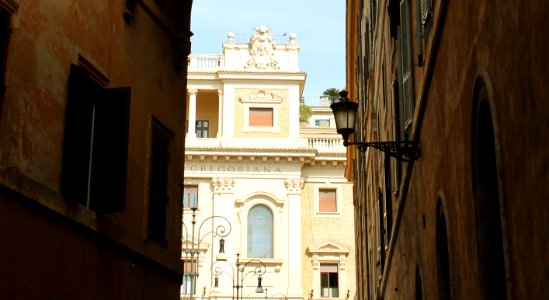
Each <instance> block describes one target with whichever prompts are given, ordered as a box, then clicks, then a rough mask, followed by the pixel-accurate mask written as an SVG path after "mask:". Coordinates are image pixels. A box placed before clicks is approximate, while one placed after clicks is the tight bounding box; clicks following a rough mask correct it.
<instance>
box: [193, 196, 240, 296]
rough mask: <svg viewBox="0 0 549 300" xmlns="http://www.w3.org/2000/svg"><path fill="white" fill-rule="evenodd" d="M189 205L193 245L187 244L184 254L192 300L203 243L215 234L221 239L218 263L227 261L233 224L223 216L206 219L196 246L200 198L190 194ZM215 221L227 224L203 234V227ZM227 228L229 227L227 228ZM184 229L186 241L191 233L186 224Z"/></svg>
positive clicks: (199, 228)
mask: <svg viewBox="0 0 549 300" xmlns="http://www.w3.org/2000/svg"><path fill="white" fill-rule="evenodd" d="M188 203H189V207H190V209H191V211H192V220H191V225H192V227H191V240H190V241H191V245H190V247H189V245H188V244H187V243H186V242H185V244H184V247H183V252H184V253H185V259H184V269H183V270H184V272H183V276H184V279H185V280H184V282H185V283H187V284H189V283H190V296H189V298H190V299H191V300H192V299H193V296H194V292H195V290H196V280H197V278H198V276H199V272H198V259H199V247H200V244H202V241H203V240H204V238H205V237H206V236H208V235H209V234H213V236H214V237H219V238H220V239H219V253H218V254H217V255H216V259H217V260H218V261H224V260H227V255H226V254H225V237H227V236H228V235H229V233H231V222H229V220H227V218H225V217H223V216H215V215H213V216H210V217H208V218H206V219H204V220H203V221H202V222H201V223H200V226H199V227H198V233H197V234H196V237H197V238H198V242H197V243H196V246H195V242H194V241H195V231H196V210H197V209H198V198H197V195H196V194H188ZM214 219H220V220H221V221H222V222H223V223H225V224H220V225H217V226H216V227H215V229H212V230H210V231H208V232H205V233H203V234H202V226H204V224H206V222H207V221H208V220H211V221H212V222H213V220H214ZM225 226H227V227H225ZM183 229H184V233H185V236H184V238H185V241H187V240H188V237H189V232H188V230H187V226H186V225H185V223H183ZM187 264H190V266H189V268H187ZM185 288H186V286H185Z"/></svg>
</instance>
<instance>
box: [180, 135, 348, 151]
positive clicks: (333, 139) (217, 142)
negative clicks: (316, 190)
mask: <svg viewBox="0 0 549 300" xmlns="http://www.w3.org/2000/svg"><path fill="white" fill-rule="evenodd" d="M185 145H186V148H202V149H216V148H219V149H230V148H232V149H241V151H244V152H246V149H250V150H252V149H262V148H265V149H273V139H272V138H265V139H261V138H227V137H226V138H187V140H186V142H185ZM311 148H312V149H314V150H316V151H318V153H321V154H328V153H337V154H342V153H346V151H347V149H346V147H345V146H343V140H342V139H341V137H340V136H338V135H316V136H315V135H310V134H307V135H306V136H304V135H302V136H301V137H300V138H299V139H282V140H280V141H278V140H277V141H276V149H311Z"/></svg>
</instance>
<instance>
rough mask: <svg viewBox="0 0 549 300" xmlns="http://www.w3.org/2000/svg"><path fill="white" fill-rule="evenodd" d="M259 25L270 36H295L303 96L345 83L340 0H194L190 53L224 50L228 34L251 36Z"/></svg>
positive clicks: (342, 19)
mask: <svg viewBox="0 0 549 300" xmlns="http://www.w3.org/2000/svg"><path fill="white" fill-rule="evenodd" d="M261 25H265V26H266V27H268V28H270V29H271V34H272V35H283V34H285V33H286V34H287V36H289V34H290V33H295V34H296V35H297V42H298V43H299V44H300V45H301V51H300V53H299V68H300V70H301V71H303V72H306V73H307V80H306V82H305V89H304V91H303V95H302V96H304V97H318V96H320V95H322V92H323V91H324V90H326V89H327V88H332V87H333V88H337V89H342V88H343V87H344V86H345V1H344V0H268V1H259V0H194V1H193V8H192V17H191V31H192V32H193V34H194V36H193V37H191V43H192V46H191V47H192V48H191V52H192V53H195V54H222V52H223V49H222V46H221V44H222V43H223V42H224V41H226V39H227V33H228V32H233V33H234V34H235V35H238V34H241V35H247V36H251V35H252V34H253V33H254V28H257V27H259V26H261ZM286 41H287V40H286Z"/></svg>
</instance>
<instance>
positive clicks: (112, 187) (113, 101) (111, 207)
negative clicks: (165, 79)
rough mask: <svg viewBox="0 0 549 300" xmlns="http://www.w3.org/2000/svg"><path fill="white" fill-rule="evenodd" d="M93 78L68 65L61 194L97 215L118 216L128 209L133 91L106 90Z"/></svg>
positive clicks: (83, 70)
mask: <svg viewBox="0 0 549 300" xmlns="http://www.w3.org/2000/svg"><path fill="white" fill-rule="evenodd" d="M94 78H95V77H94V76H93V74H90V73H89V71H88V70H87V69H85V68H83V67H81V66H78V65H74V64H73V65H71V67H70V73H69V82H68V85H69V87H68V94H67V105H66V112H65V133H64V144H63V162H62V164H63V165H62V174H61V193H62V194H63V196H64V197H65V199H66V200H67V201H71V202H78V203H80V204H81V205H83V206H85V207H87V208H89V209H91V210H93V211H95V212H99V213H101V212H121V211H124V210H125V206H126V184H127V182H126V179H127V160H128V142H129V118H130V115H129V114H130V100H131V91H130V89H129V88H109V89H106V88H104V87H103V86H102V85H101V84H100V83H99V82H97V81H96V80H95V79H94Z"/></svg>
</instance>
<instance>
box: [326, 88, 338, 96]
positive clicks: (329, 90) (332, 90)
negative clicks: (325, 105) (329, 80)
mask: <svg viewBox="0 0 549 300" xmlns="http://www.w3.org/2000/svg"><path fill="white" fill-rule="evenodd" d="M339 92H340V90H338V89H336V88H327V89H326V90H324V92H322V95H325V96H330V97H339Z"/></svg>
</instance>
